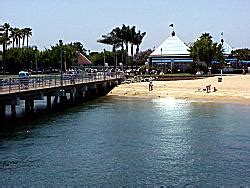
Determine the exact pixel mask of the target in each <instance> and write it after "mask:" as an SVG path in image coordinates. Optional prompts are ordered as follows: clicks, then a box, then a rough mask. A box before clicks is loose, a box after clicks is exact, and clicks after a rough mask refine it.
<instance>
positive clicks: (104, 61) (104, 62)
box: [103, 49, 106, 80]
mask: <svg viewBox="0 0 250 188" xmlns="http://www.w3.org/2000/svg"><path fill="white" fill-rule="evenodd" d="M105 51H106V50H105V49H103V76H104V80H105V64H106V58H105Z"/></svg>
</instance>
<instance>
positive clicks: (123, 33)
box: [121, 24, 130, 66]
mask: <svg viewBox="0 0 250 188" xmlns="http://www.w3.org/2000/svg"><path fill="white" fill-rule="evenodd" d="M121 36H122V40H123V43H124V44H125V47H126V60H125V62H126V66H128V43H129V38H130V27H129V26H126V25H124V24H123V25H122V29H121Z"/></svg>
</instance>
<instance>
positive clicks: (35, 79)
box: [0, 72, 123, 117]
mask: <svg viewBox="0 0 250 188" xmlns="http://www.w3.org/2000/svg"><path fill="white" fill-rule="evenodd" d="M122 78H123V75H122V74H118V73H115V72H114V73H105V74H103V73H91V74H89V73H86V74H79V75H40V76H31V77H28V78H18V77H9V78H7V79H2V80H1V83H0V117H1V116H5V112H6V110H5V107H6V105H10V106H11V112H12V115H13V116H15V114H16V105H20V100H24V101H25V111H26V112H27V113H28V112H32V111H33V110H34V105H35V104H34V101H35V100H44V97H45V98H46V99H47V108H48V109H51V108H52V107H53V106H55V105H57V104H61V105H63V104H66V103H74V102H76V101H81V100H88V99H90V98H94V97H97V96H100V95H105V94H106V93H108V92H109V91H110V90H111V89H112V88H113V87H114V86H116V85H118V84H119V83H121V80H122ZM52 99H53V105H52V102H51V101H52Z"/></svg>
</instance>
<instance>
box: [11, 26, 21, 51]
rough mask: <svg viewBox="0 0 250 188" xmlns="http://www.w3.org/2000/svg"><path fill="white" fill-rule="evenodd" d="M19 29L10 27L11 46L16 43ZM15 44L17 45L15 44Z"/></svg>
mask: <svg viewBox="0 0 250 188" xmlns="http://www.w3.org/2000/svg"><path fill="white" fill-rule="evenodd" d="M18 31H19V29H18V28H16V27H15V28H10V32H11V33H10V38H12V47H13V48H14V47H15V44H17V42H18V41H17V32H18ZM16 46H17V45H16Z"/></svg>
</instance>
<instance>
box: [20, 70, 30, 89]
mask: <svg viewBox="0 0 250 188" xmlns="http://www.w3.org/2000/svg"><path fill="white" fill-rule="evenodd" d="M18 77H19V80H20V85H21V89H27V88H28V86H29V77H30V74H29V72H27V71H20V72H19V73H18Z"/></svg>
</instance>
